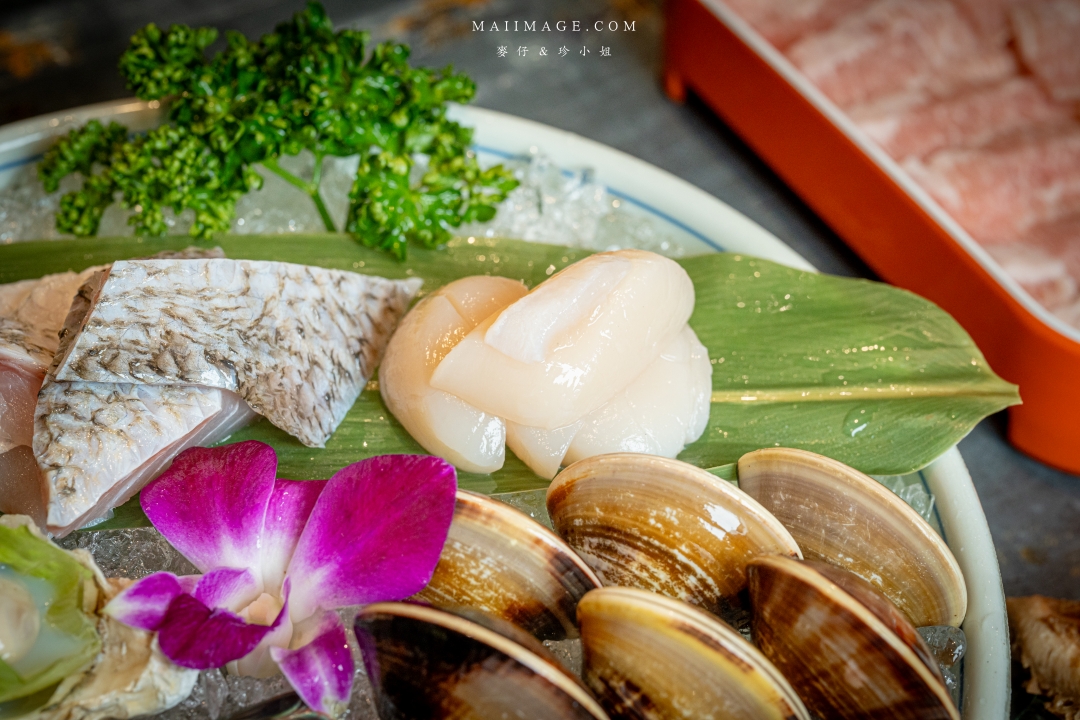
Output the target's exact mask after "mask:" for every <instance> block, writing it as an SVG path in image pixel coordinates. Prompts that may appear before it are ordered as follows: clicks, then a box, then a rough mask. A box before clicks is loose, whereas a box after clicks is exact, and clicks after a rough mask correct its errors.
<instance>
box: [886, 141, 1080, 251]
mask: <svg viewBox="0 0 1080 720" xmlns="http://www.w3.org/2000/svg"><path fill="white" fill-rule="evenodd" d="M904 167H905V169H907V171H908V172H909V173H910V174H911V176H912V177H913V178H914V179H915V181H916V182H918V183H919V184H920V185H922V186H923V187H924V188H925V189H926V191H927V192H929V193H930V195H932V196H933V197H934V199H935V200H937V202H938V203H939V204H940V205H941V206H942V207H943V208H944V209H945V210H946V211H947V212H948V213H949V214H950V215H952V216H953V218H955V219H956V221H957V222H958V223H960V225H961V226H962V227H964V228H965V229H966V230H967V231H968V232H969V233H971V235H972V237H974V238H975V239H976V240H978V241H979V242H982V243H988V244H994V243H1008V242H1013V241H1015V240H1017V239H1018V238H1019V237H1021V236H1022V235H1024V234H1025V233H1026V232H1027V231H1028V230H1030V229H1032V228H1034V227H1035V226H1037V225H1039V224H1041V223H1048V222H1051V221H1054V220H1058V219H1061V218H1065V217H1068V216H1070V215H1074V214H1077V213H1080V127H1077V126H1075V125H1074V126H1071V127H1070V128H1069V129H1068V130H1065V131H1059V132H1055V133H1053V134H1049V135H1036V136H1024V137H1020V138H1018V139H1016V140H1015V141H1010V142H1008V143H1001V144H994V145H991V146H988V147H985V148H980V149H976V150H940V151H938V152H936V153H934V154H933V155H931V156H930V157H929V158H927V159H926V160H925V161H919V160H914V159H909V160H908V161H906V162H905V163H904Z"/></svg>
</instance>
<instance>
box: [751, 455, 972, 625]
mask: <svg viewBox="0 0 1080 720" xmlns="http://www.w3.org/2000/svg"><path fill="white" fill-rule="evenodd" d="M739 487H741V488H742V489H743V490H745V491H746V492H747V493H749V494H750V495H752V496H753V497H754V498H755V499H756V500H757V501H758V502H760V503H761V504H762V505H764V506H765V507H767V508H768V509H769V510H770V511H772V513H773V514H774V515H775V516H776V517H777V518H779V520H780V522H782V523H783V524H784V527H786V528H787V529H788V530H790V531H791V534H792V536H793V537H794V538H795V540H796V542H798V543H799V547H800V548H802V551H803V554H804V555H805V557H806V558H807V559H813V560H822V561H824V562H828V563H832V564H834V565H839V566H840V567H843V568H846V569H847V570H850V571H851V572H853V573H855V574H856V575H858V576H859V577H861V578H863V579H864V580H866V581H867V582H869V583H870V584H871V585H873V586H874V587H875V588H877V589H878V590H880V591H881V592H882V593H883V594H884V595H885V597H887V598H889V600H891V601H892V602H894V603H896V605H897V606H898V607H899V608H900V609H901V610H903V611H904V612H905V613H906V614H907V616H908V618H909V619H910V620H911V622H913V623H914V624H915V625H916V627H923V626H925V625H952V626H954V627H959V626H960V623H962V622H963V621H964V615H965V614H966V613H967V586H966V585H965V584H964V576H963V573H961V572H960V566H959V565H958V564H957V562H956V558H955V557H953V554H952V551H951V550H949V547H948V546H947V545H946V544H945V542H944V541H943V540H942V539H941V538H940V537H938V535H937V533H935V532H934V530H933V528H931V527H930V525H929V524H928V523H927V522H926V521H925V520H923V519H922V518H921V517H920V516H919V514H918V513H917V512H915V511H914V510H913V509H912V508H911V507H910V506H908V504H907V503H905V502H904V501H903V500H901V499H900V498H898V497H897V496H896V495H895V494H893V493H892V492H890V491H889V490H888V489H887V488H885V487H883V486H882V485H881V483H878V482H876V481H875V480H874V479H872V478H870V477H868V476H866V475H863V474H862V473H861V472H859V471H858V470H855V469H853V468H850V467H848V466H847V465H845V464H843V463H841V462H838V461H836V460H832V459H830V458H827V457H823V456H821V455H816V454H814V453H811V452H806V451H805V450H794V449H790V448H770V449H766V450H757V451H755V452H752V453H747V454H746V455H743V456H742V457H741V458H739Z"/></svg>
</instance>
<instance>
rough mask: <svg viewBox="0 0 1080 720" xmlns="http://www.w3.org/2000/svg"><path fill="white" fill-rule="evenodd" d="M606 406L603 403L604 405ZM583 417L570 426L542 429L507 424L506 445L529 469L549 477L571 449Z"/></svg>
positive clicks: (555, 471) (512, 423)
mask: <svg viewBox="0 0 1080 720" xmlns="http://www.w3.org/2000/svg"><path fill="white" fill-rule="evenodd" d="M605 407H606V406H605ZM582 424H583V421H582V420H578V421H577V422H575V423H574V424H573V425H567V426H566V427H561V428H555V429H554V430H545V429H543V428H537V427H529V426H528V425H518V424H517V423H515V422H507V423H506V446H507V447H509V448H510V449H511V450H513V451H514V454H515V455H517V456H518V458H519V459H520V460H521V461H522V462H523V463H525V464H526V465H528V466H529V469H530V470H532V471H533V472H534V473H536V474H537V475H539V476H540V477H542V478H545V479H547V480H550V479H551V478H553V477H555V473H557V472H559V467H560V466H561V465H562V464H563V458H565V457H566V453H567V452H568V451H569V450H570V443H572V442H573V441H574V436H576V435H577V433H578V430H580V429H581V426H582Z"/></svg>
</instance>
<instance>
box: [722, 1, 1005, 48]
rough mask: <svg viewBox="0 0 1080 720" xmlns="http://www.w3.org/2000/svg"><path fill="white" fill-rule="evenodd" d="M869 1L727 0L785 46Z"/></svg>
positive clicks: (767, 36)
mask: <svg viewBox="0 0 1080 720" xmlns="http://www.w3.org/2000/svg"><path fill="white" fill-rule="evenodd" d="M869 1H870V0H725V2H726V4H727V6H728V7H730V8H731V9H732V10H734V11H735V12H736V13H738V14H739V15H740V16H741V17H742V18H743V19H744V20H746V22H748V23H750V25H752V26H753V28H754V29H755V30H757V31H758V32H759V33H761V35H762V36H763V37H764V38H765V39H766V40H768V41H769V42H770V43H772V44H773V45H774V46H775V47H777V48H779V49H781V50H783V49H784V48H785V47H787V46H788V45H790V44H791V43H792V42H794V41H796V40H798V39H799V38H801V37H803V36H804V35H809V34H810V33H815V32H820V31H822V30H825V29H826V28H828V27H829V26H830V25H832V24H833V23H835V22H836V21H837V20H839V19H840V18H842V17H844V16H845V15H847V14H848V13H850V12H852V11H854V10H857V9H858V8H861V7H862V6H863V5H866V4H867V3H869ZM1002 15H1003V16H1004V13H1002Z"/></svg>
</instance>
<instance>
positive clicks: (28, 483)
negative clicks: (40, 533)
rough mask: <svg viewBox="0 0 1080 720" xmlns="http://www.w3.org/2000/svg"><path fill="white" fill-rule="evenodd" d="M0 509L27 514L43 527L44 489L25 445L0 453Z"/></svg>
mask: <svg viewBox="0 0 1080 720" xmlns="http://www.w3.org/2000/svg"><path fill="white" fill-rule="evenodd" d="M31 424H32V423H31ZM0 512H2V513H12V514H15V515H29V516H30V517H31V518H33V520H34V522H35V523H36V524H37V525H38V527H45V489H44V487H43V486H42V484H41V471H40V470H38V466H37V462H36V461H35V460H34V451H33V450H31V449H30V446H29V445H19V446H18V447H15V448H13V449H11V450H9V451H7V452H5V453H0Z"/></svg>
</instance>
